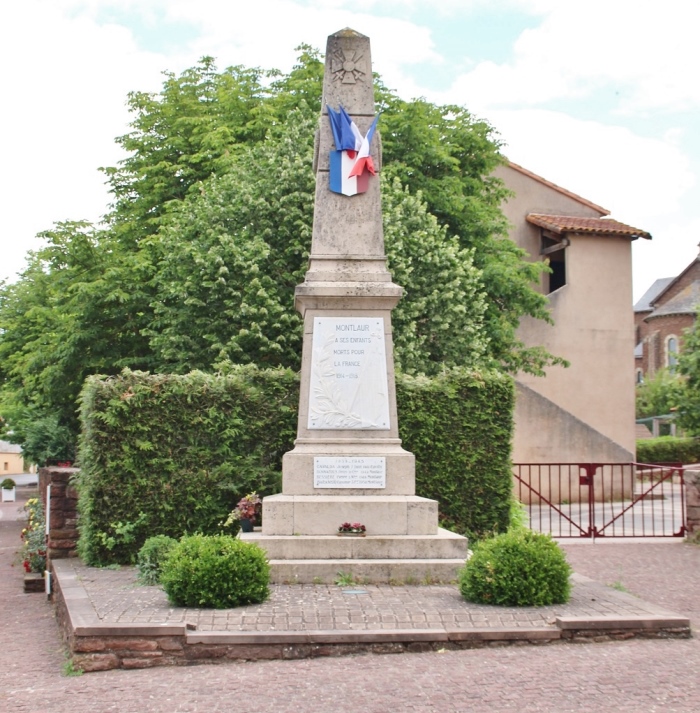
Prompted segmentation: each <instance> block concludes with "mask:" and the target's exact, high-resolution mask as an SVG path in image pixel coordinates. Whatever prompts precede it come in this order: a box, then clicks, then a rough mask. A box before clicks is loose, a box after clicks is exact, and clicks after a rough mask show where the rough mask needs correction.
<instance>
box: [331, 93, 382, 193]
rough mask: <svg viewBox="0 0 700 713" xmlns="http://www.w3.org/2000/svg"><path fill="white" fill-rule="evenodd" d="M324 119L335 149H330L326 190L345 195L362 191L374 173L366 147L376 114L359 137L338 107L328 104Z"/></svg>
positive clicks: (346, 116)
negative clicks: (328, 188) (328, 124)
mask: <svg viewBox="0 0 700 713" xmlns="http://www.w3.org/2000/svg"><path fill="white" fill-rule="evenodd" d="M328 119H329V120H330V123H331V131H332V132H333V142H334V143H335V149H336V150H335V151H331V152H330V189H331V190H332V191H333V192H334V193H342V194H343V195H345V196H354V195H357V194H358V193H364V192H365V191H366V190H367V188H368V186H369V176H370V174H372V175H373V176H376V175H377V172H376V170H375V168H374V162H373V161H372V157H371V156H370V155H369V149H370V144H371V143H372V137H373V136H374V130H375V129H376V128H377V120H378V119H379V117H378V116H376V117H375V118H374V121H373V122H372V125H371V126H370V127H369V130H368V131H367V135H366V136H362V134H361V133H360V130H359V129H358V128H357V124H355V122H354V121H353V120H352V119H351V118H350V115H349V114H348V113H347V111H346V110H345V109H344V108H343V107H342V106H339V107H338V111H334V110H333V109H331V107H330V106H329V107H328Z"/></svg>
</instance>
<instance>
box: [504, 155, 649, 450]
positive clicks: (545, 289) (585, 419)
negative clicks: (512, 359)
mask: <svg viewBox="0 0 700 713" xmlns="http://www.w3.org/2000/svg"><path fill="white" fill-rule="evenodd" d="M495 175H496V176H498V177H499V178H501V179H502V180H503V181H504V183H505V185H506V186H507V187H508V188H510V189H511V191H512V192H513V193H514V196H513V197H512V198H510V199H509V200H508V201H507V202H506V203H505V205H504V206H503V210H504V213H505V214H506V217H507V218H508V219H509V221H510V223H511V226H512V227H511V230H510V237H511V239H512V240H514V241H515V242H516V243H517V244H518V245H519V246H520V247H521V248H523V250H525V251H526V252H527V253H528V254H529V256H530V259H532V260H543V261H546V262H547V263H548V265H549V267H550V269H551V272H550V273H546V274H543V275H542V278H541V282H540V285H539V290H540V291H541V292H542V293H543V294H546V295H548V298H549V305H550V311H551V315H552V319H553V324H551V325H550V324H545V323H544V322H542V321H541V320H532V319H525V320H523V321H522V323H521V325H520V331H519V336H520V338H521V339H522V340H523V342H525V344H527V345H528V346H535V345H542V346H544V347H545V348H546V349H548V350H549V351H550V352H551V353H552V354H555V355H557V356H560V357H563V358H564V359H566V360H567V361H568V362H569V363H570V366H569V367H568V368H564V367H551V368H549V369H548V370H547V375H546V376H545V377H535V376H531V375H529V374H519V375H518V377H517V389H518V391H517V399H516V411H515V435H514V441H513V460H514V462H517V463H545V462H548V463H563V462H568V463H571V462H596V461H597V462H604V463H605V462H607V463H620V462H630V461H632V460H634V455H635V422H634V396H635V393H634V392H635V389H634V373H633V372H632V371H631V370H629V371H626V370H624V369H620V368H619V365H620V364H624V363H626V362H627V360H628V359H629V353H630V351H632V349H633V348H634V344H635V342H634V320H633V319H632V315H631V313H630V309H629V305H630V303H631V302H632V243H633V241H635V240H638V239H640V238H641V239H645V240H648V239H650V238H651V235H650V234H649V233H648V232H647V231H645V230H641V229H639V228H636V227H634V226H631V225H627V224H625V223H622V222H620V221H618V220H614V219H612V218H610V217H608V216H609V211H608V210H606V209H605V208H603V207H601V206H599V205H597V204H596V203H593V202H592V201H590V200H588V199H586V198H583V197H581V196H578V195H576V194H575V193H572V192H571V191H568V190H566V189H564V188H561V187H560V186H557V185H556V184H554V183H552V182H551V181H547V180H546V179H544V178H542V177H541V176H537V175H536V174H534V173H532V172H531V171H528V170H527V169H525V168H523V167H522V166H518V165H517V164H514V163H508V164H506V165H504V166H501V167H499V168H498V169H497V170H496V172H495Z"/></svg>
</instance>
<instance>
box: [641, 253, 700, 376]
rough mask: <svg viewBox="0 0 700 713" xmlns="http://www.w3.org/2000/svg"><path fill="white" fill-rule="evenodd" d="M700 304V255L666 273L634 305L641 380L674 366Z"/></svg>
mask: <svg viewBox="0 0 700 713" xmlns="http://www.w3.org/2000/svg"><path fill="white" fill-rule="evenodd" d="M699 307H700V256H698V257H696V258H695V259H694V260H693V261H692V262H691V263H690V264H689V265H688V266H687V267H686V268H685V269H684V270H683V271H682V272H681V273H680V274H679V275H677V276H676V277H663V278H660V279H658V280H656V281H655V282H654V284H653V285H652V286H651V287H650V288H649V289H648V290H647V291H646V292H645V293H644V295H643V296H642V297H641V299H640V300H639V301H638V302H637V303H636V304H635V305H634V326H635V344H636V347H635V350H634V373H635V379H636V381H637V382H638V383H639V382H641V381H643V380H644V378H646V377H649V376H653V375H654V373H655V372H656V371H658V370H659V369H662V368H671V369H673V367H674V366H675V364H676V362H677V356H678V353H679V352H681V351H682V349H683V333H684V332H685V330H686V329H689V328H690V327H692V326H693V325H694V324H695V317H696V315H697V312H698V308H699Z"/></svg>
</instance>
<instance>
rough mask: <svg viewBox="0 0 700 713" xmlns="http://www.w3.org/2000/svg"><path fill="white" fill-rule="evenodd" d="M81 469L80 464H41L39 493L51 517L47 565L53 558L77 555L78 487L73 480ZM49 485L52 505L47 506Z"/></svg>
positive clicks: (47, 513)
mask: <svg viewBox="0 0 700 713" xmlns="http://www.w3.org/2000/svg"><path fill="white" fill-rule="evenodd" d="M77 472H78V468H59V467H58V466H48V467H46V468H39V493H40V494H41V499H42V501H43V503H44V508H45V509H46V515H47V517H48V518H49V541H48V548H47V566H49V562H50V560H56V559H64V558H66V557H76V556H77V552H76V544H77V541H78V527H77V521H78V491H77V490H76V488H75V487H74V486H73V485H71V484H70V480H71V478H72V477H73V475H74V474H75V473H77ZM49 485H50V486H51V505H50V507H48V508H47V504H46V497H47V495H46V493H47V488H48V486H49Z"/></svg>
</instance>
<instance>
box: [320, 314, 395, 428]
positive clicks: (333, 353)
mask: <svg viewBox="0 0 700 713" xmlns="http://www.w3.org/2000/svg"><path fill="white" fill-rule="evenodd" d="M308 428H309V429H318V428H328V429H339V428H343V429H372V430H389V384H388V380H387V372H386V351H385V347H384V320H383V319H378V318H376V317H316V318H315V319H314V333H313V344H312V353H311V378H310V386H309V419H308Z"/></svg>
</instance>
